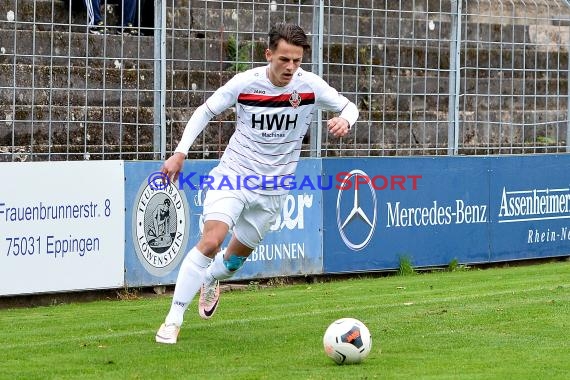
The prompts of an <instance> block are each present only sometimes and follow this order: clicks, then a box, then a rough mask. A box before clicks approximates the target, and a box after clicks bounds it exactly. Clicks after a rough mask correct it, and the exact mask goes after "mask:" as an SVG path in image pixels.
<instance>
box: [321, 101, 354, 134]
mask: <svg viewBox="0 0 570 380" xmlns="http://www.w3.org/2000/svg"><path fill="white" fill-rule="evenodd" d="M357 119H358V107H356V104H354V103H352V102H351V101H348V103H347V104H346V106H345V107H344V108H343V110H342V111H341V113H340V115H339V116H335V117H333V118H332V119H329V120H328V121H327V128H328V130H329V132H330V133H332V135H333V136H334V137H344V136H346V135H347V134H348V132H349V131H350V128H351V127H352V126H353V125H354V123H356V120H357Z"/></svg>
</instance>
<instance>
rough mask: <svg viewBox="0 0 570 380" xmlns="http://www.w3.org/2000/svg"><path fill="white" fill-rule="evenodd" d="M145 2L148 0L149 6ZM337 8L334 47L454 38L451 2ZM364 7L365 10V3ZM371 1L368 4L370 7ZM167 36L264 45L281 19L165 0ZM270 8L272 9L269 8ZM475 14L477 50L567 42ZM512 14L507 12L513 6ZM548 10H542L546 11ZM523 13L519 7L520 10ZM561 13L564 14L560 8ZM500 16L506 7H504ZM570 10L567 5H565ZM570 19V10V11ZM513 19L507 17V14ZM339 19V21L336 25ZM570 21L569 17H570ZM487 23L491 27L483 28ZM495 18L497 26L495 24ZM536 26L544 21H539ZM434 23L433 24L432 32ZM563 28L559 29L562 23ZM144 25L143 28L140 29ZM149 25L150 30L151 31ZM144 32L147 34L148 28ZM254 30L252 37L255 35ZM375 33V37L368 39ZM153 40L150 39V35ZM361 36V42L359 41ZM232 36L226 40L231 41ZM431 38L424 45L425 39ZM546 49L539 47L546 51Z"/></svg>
mask: <svg viewBox="0 0 570 380" xmlns="http://www.w3.org/2000/svg"><path fill="white" fill-rule="evenodd" d="M147 1H148V0H147ZM279 3H280V5H278V7H279V6H286V7H290V8H291V9H295V10H297V9H298V10H299V14H298V17H295V19H296V20H297V22H299V23H300V25H301V26H303V27H304V28H305V29H306V31H307V32H309V33H310V32H311V29H312V23H313V11H314V7H313V6H312V5H311V6H305V7H303V6H301V7H299V4H298V3H294V4H289V5H283V4H281V2H279ZM342 3H343V4H339V5H338V7H326V11H327V13H326V15H327V14H328V15H329V16H331V17H325V18H326V19H325V24H324V25H325V37H326V39H327V40H328V41H330V42H339V41H342V42H344V43H355V42H357V41H358V42H359V43H361V44H366V43H370V44H378V43H385V44H386V43H391V40H393V41H398V42H399V43H405V44H410V43H414V41H416V42H415V44H425V43H427V44H428V45H433V44H435V43H437V44H440V43H441V39H442V38H443V39H449V38H450V35H451V25H450V20H451V17H450V13H449V11H450V9H451V8H450V5H449V2H444V4H443V3H442V2H440V3H436V4H434V2H427V1H426V2H425V3H422V2H418V1H412V0H410V1H399V2H386V3H385V4H384V6H385V7H384V8H382V9H378V8H375V9H372V8H371V6H372V3H370V1H368V2H362V1H359V2H350V1H349V2H347V3H354V4H352V6H351V5H346V4H344V2H342ZM362 3H364V4H362ZM366 3H370V4H369V5H366ZM167 4H168V6H169V7H168V9H167V27H168V28H167V33H168V34H169V35H173V36H175V37H188V36H198V37H206V38H220V36H219V34H220V31H221V30H223V31H224V33H225V34H226V35H229V34H231V33H234V34H235V33H237V32H239V33H243V34H244V35H247V36H248V38H249V39H250V40H254V41H256V40H265V39H266V34H267V33H266V32H267V31H266V28H267V25H270V24H272V23H274V22H277V21H282V19H283V14H282V13H280V12H279V11H276V12H272V11H269V8H270V7H271V4H270V3H269V2H267V3H264V4H263V5H260V4H256V3H255V2H243V1H241V2H221V1H220V2H218V1H192V2H190V1H180V5H175V6H172V3H171V2H170V1H168V2H167ZM265 8H267V9H265ZM542 8H543V6H538V5H537V6H536V7H535V10H536V12H538V13H541V12H542V11H540V9H542ZM5 9H6V10H14V11H15V12H16V15H15V16H16V17H15V20H16V22H12V23H9V22H2V24H3V25H0V29H7V30H14V29H34V30H46V31H52V30H55V31H73V32H85V31H86V28H85V23H86V18H85V12H84V11H75V12H73V11H70V9H69V8H68V7H67V6H66V5H65V4H64V2H63V1H57V0H56V1H49V0H39V1H33V0H6V4H5ZM470 9H472V10H473V11H475V13H474V14H470V13H469V10H467V11H466V14H467V15H468V16H466V20H467V23H466V24H465V25H464V31H463V35H464V39H465V40H467V41H476V42H477V43H478V44H479V46H483V45H481V44H485V43H494V44H496V43H498V42H499V41H501V43H502V44H503V45H508V44H513V43H514V44H521V43H522V44H524V43H529V42H531V43H537V42H539V41H540V39H543V38H545V36H550V37H552V38H554V37H553V36H552V35H553V34H555V35H558V37H557V38H554V40H556V41H559V43H560V45H561V46H566V44H565V43H564V41H560V39H561V38H562V39H564V40H567V39H568V36H567V34H568V27H560V26H559V25H558V26H556V27H555V28H548V30H547V31H544V32H541V31H540V30H539V31H535V29H536V28H533V29H532V31H533V32H532V33H530V34H529V28H530V26H534V25H536V24H537V22H538V23H540V24H545V25H550V24H552V23H551V22H549V21H550V19H553V18H555V17H557V16H559V15H557V14H552V13H548V12H547V13H545V14H544V16H543V17H547V18H545V19H544V20H542V19H537V18H536V17H534V13H533V12H532V10H530V11H528V13H527V14H525V15H526V16H527V17H526V18H525V17H517V18H512V19H511V21H510V22H509V21H508V20H509V19H508V18H507V17H504V16H503V17H500V18H496V19H494V18H493V17H495V16H496V14H494V13H492V12H493V11H494V10H496V9H494V8H492V7H491V8H489V7H481V6H479V7H472V8H470ZM509 9H510V8H509ZM548 9H549V8H547V9H545V10H544V12H546V11H547V10H548ZM105 10H106V17H107V21H106V23H107V25H108V26H109V27H110V28H111V29H112V28H113V27H114V26H117V25H119V22H118V17H119V16H120V9H119V8H118V6H117V5H116V2H113V3H112V4H111V3H110V4H109V5H108V6H107V7H106V8H105ZM517 10H518V8H517ZM563 10H564V9H563ZM500 11H501V12H502V13H500V14H503V13H505V12H508V10H507V9H503V8H501V9H500ZM568 11H570V7H568ZM143 12H144V13H145V15H146V13H148V12H152V8H150V9H144V10H143ZM569 13H570V12H569ZM505 14H506V15H511V14H510V13H505ZM339 18H340V21H341V22H338V21H339ZM569 18H570V16H569ZM485 20H486V21H487V22H485ZM493 20H494V21H493ZM537 20H540V22H539V21H537ZM430 23H433V26H432V28H433V29H432V28H430V27H429V26H430ZM558 24H559V23H558ZM142 26H146V25H142ZM151 27H152V26H151ZM145 31H146V30H145ZM253 31H255V32H253ZM371 31H373V33H374V34H373V36H371ZM149 34H152V33H149ZM355 36H358V37H355ZM226 37H227V36H226ZM426 40H427V41H426ZM542 45H543V44H539V46H542Z"/></svg>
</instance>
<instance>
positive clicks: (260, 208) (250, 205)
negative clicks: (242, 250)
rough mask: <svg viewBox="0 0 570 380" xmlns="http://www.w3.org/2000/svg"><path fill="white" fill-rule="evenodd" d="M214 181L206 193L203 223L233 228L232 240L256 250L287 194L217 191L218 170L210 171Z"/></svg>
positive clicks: (274, 219) (275, 218) (279, 210)
mask: <svg viewBox="0 0 570 380" xmlns="http://www.w3.org/2000/svg"><path fill="white" fill-rule="evenodd" d="M210 176H213V177H214V178H216V180H215V182H214V183H213V184H212V186H211V187H210V188H209V189H207V191H206V198H205V199H204V211H203V214H204V221H208V220H217V221H221V222H224V223H226V224H227V225H228V227H229V229H230V230H231V229H232V228H233V233H234V235H235V237H236V238H237V239H238V240H239V241H240V242H241V243H242V244H244V245H246V246H248V247H249V248H251V249H255V247H257V245H258V244H259V243H260V242H261V240H262V239H263V238H264V237H265V234H266V233H267V231H269V228H270V227H271V225H272V224H273V223H275V221H276V220H277V216H278V215H279V213H280V212H281V208H282V207H283V203H284V202H285V199H287V194H279V195H266V194H259V193H255V192H253V191H251V190H248V189H246V188H241V189H240V190H229V189H218V186H217V185H216V184H217V183H219V177H220V176H223V174H221V173H220V171H219V170H217V168H214V169H213V170H212V171H211V172H210Z"/></svg>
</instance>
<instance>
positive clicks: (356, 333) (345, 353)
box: [323, 318, 372, 364]
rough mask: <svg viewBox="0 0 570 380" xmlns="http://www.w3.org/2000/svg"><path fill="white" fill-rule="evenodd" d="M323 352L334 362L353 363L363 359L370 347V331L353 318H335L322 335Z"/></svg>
mask: <svg viewBox="0 0 570 380" xmlns="http://www.w3.org/2000/svg"><path fill="white" fill-rule="evenodd" d="M323 345H324V346H325V353H326V354H327V355H328V357H329V358H331V359H332V360H333V361H334V362H335V363H336V364H354V363H360V362H361V361H362V360H364V359H365V358H366V357H367V356H368V354H369V353H370V350H371V348H372V337H371V336H370V331H369V330H368V328H367V327H366V325H364V323H362V322H360V321H359V320H358V319H354V318H341V319H337V320H336V321H334V322H333V323H331V324H330V325H329V327H328V328H327V331H325V335H324V337H323Z"/></svg>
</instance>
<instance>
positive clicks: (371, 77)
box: [0, 63, 568, 111]
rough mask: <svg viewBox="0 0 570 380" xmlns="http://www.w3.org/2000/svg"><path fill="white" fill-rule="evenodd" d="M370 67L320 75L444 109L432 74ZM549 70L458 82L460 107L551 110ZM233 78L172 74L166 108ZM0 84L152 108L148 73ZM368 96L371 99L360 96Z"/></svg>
mask: <svg viewBox="0 0 570 380" xmlns="http://www.w3.org/2000/svg"><path fill="white" fill-rule="evenodd" d="M368 69H369V70H370V72H366V70H365V69H364V68H362V70H360V72H358V73H347V72H343V73H342V75H341V74H336V73H334V72H333V73H325V75H324V76H323V78H324V79H325V80H326V81H327V82H328V83H329V84H330V85H331V86H333V87H334V88H337V89H340V91H341V92H343V93H346V94H347V96H349V97H351V96H350V95H349V93H351V92H352V91H355V92H358V93H359V102H360V107H361V109H369V108H372V109H376V108H386V109H400V110H401V111H409V110H416V111H417V110H420V109H438V110H440V111H445V110H447V101H448V97H447V93H448V91H449V89H448V81H447V78H445V77H444V76H438V75H437V72H435V71H428V72H425V71H424V72H421V71H419V70H415V71H403V70H393V71H389V70H386V69H385V68H381V67H373V66H371V67H369V68H368ZM554 73H556V75H551V76H545V77H536V76H535V75H530V74H528V75H526V76H525V78H511V77H510V76H509V75H507V74H512V72H509V71H506V72H505V73H503V72H502V71H501V72H497V73H495V75H494V76H493V77H482V78H463V80H462V81H461V86H462V87H461V91H462V94H464V96H463V99H464V100H463V101H462V107H465V109H467V110H475V109H478V108H481V107H482V108H483V109H529V108H538V109H541V108H547V107H549V106H550V107H551V106H552V102H553V99H552V94H557V93H567V91H568V81H567V77H561V76H560V77H559V76H558V75H557V72H553V74H554ZM232 76H233V73H231V72H227V71H203V70H191V71H187V70H185V71H182V70H174V71H170V72H169V73H168V75H167V88H168V89H169V90H168V91H167V92H166V99H167V104H173V105H177V106H179V107H181V106H185V107H197V106H199V105H200V104H202V103H203V102H204V100H205V99H206V98H207V97H208V96H209V95H210V94H211V93H212V92H213V91H215V90H216V89H217V88H218V87H219V86H220V85H221V84H223V83H226V82H227V81H228V80H229V79H230V78H231V77H232ZM14 78H15V80H14ZM0 83H2V84H3V85H2V87H0V102H2V103H4V104H11V103H12V102H14V101H15V103H16V104H18V105H26V104H28V105H48V104H51V105H54V106H67V105H89V106H124V107H127V106H140V107H152V106H153V104H154V91H153V87H154V71H153V70H150V69H117V68H109V67H104V68H102V67H96V66H95V67H87V68H85V67H74V66H51V67H49V66H33V65H27V64H18V65H16V66H14V65H11V64H6V63H4V64H0ZM103 88H104V90H103ZM357 89H358V91H356V90H357ZM367 94H377V95H376V96H373V97H366V95H367ZM489 94H494V95H489ZM353 100H356V99H353ZM379 102H382V103H379ZM549 102H550V103H549Z"/></svg>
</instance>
